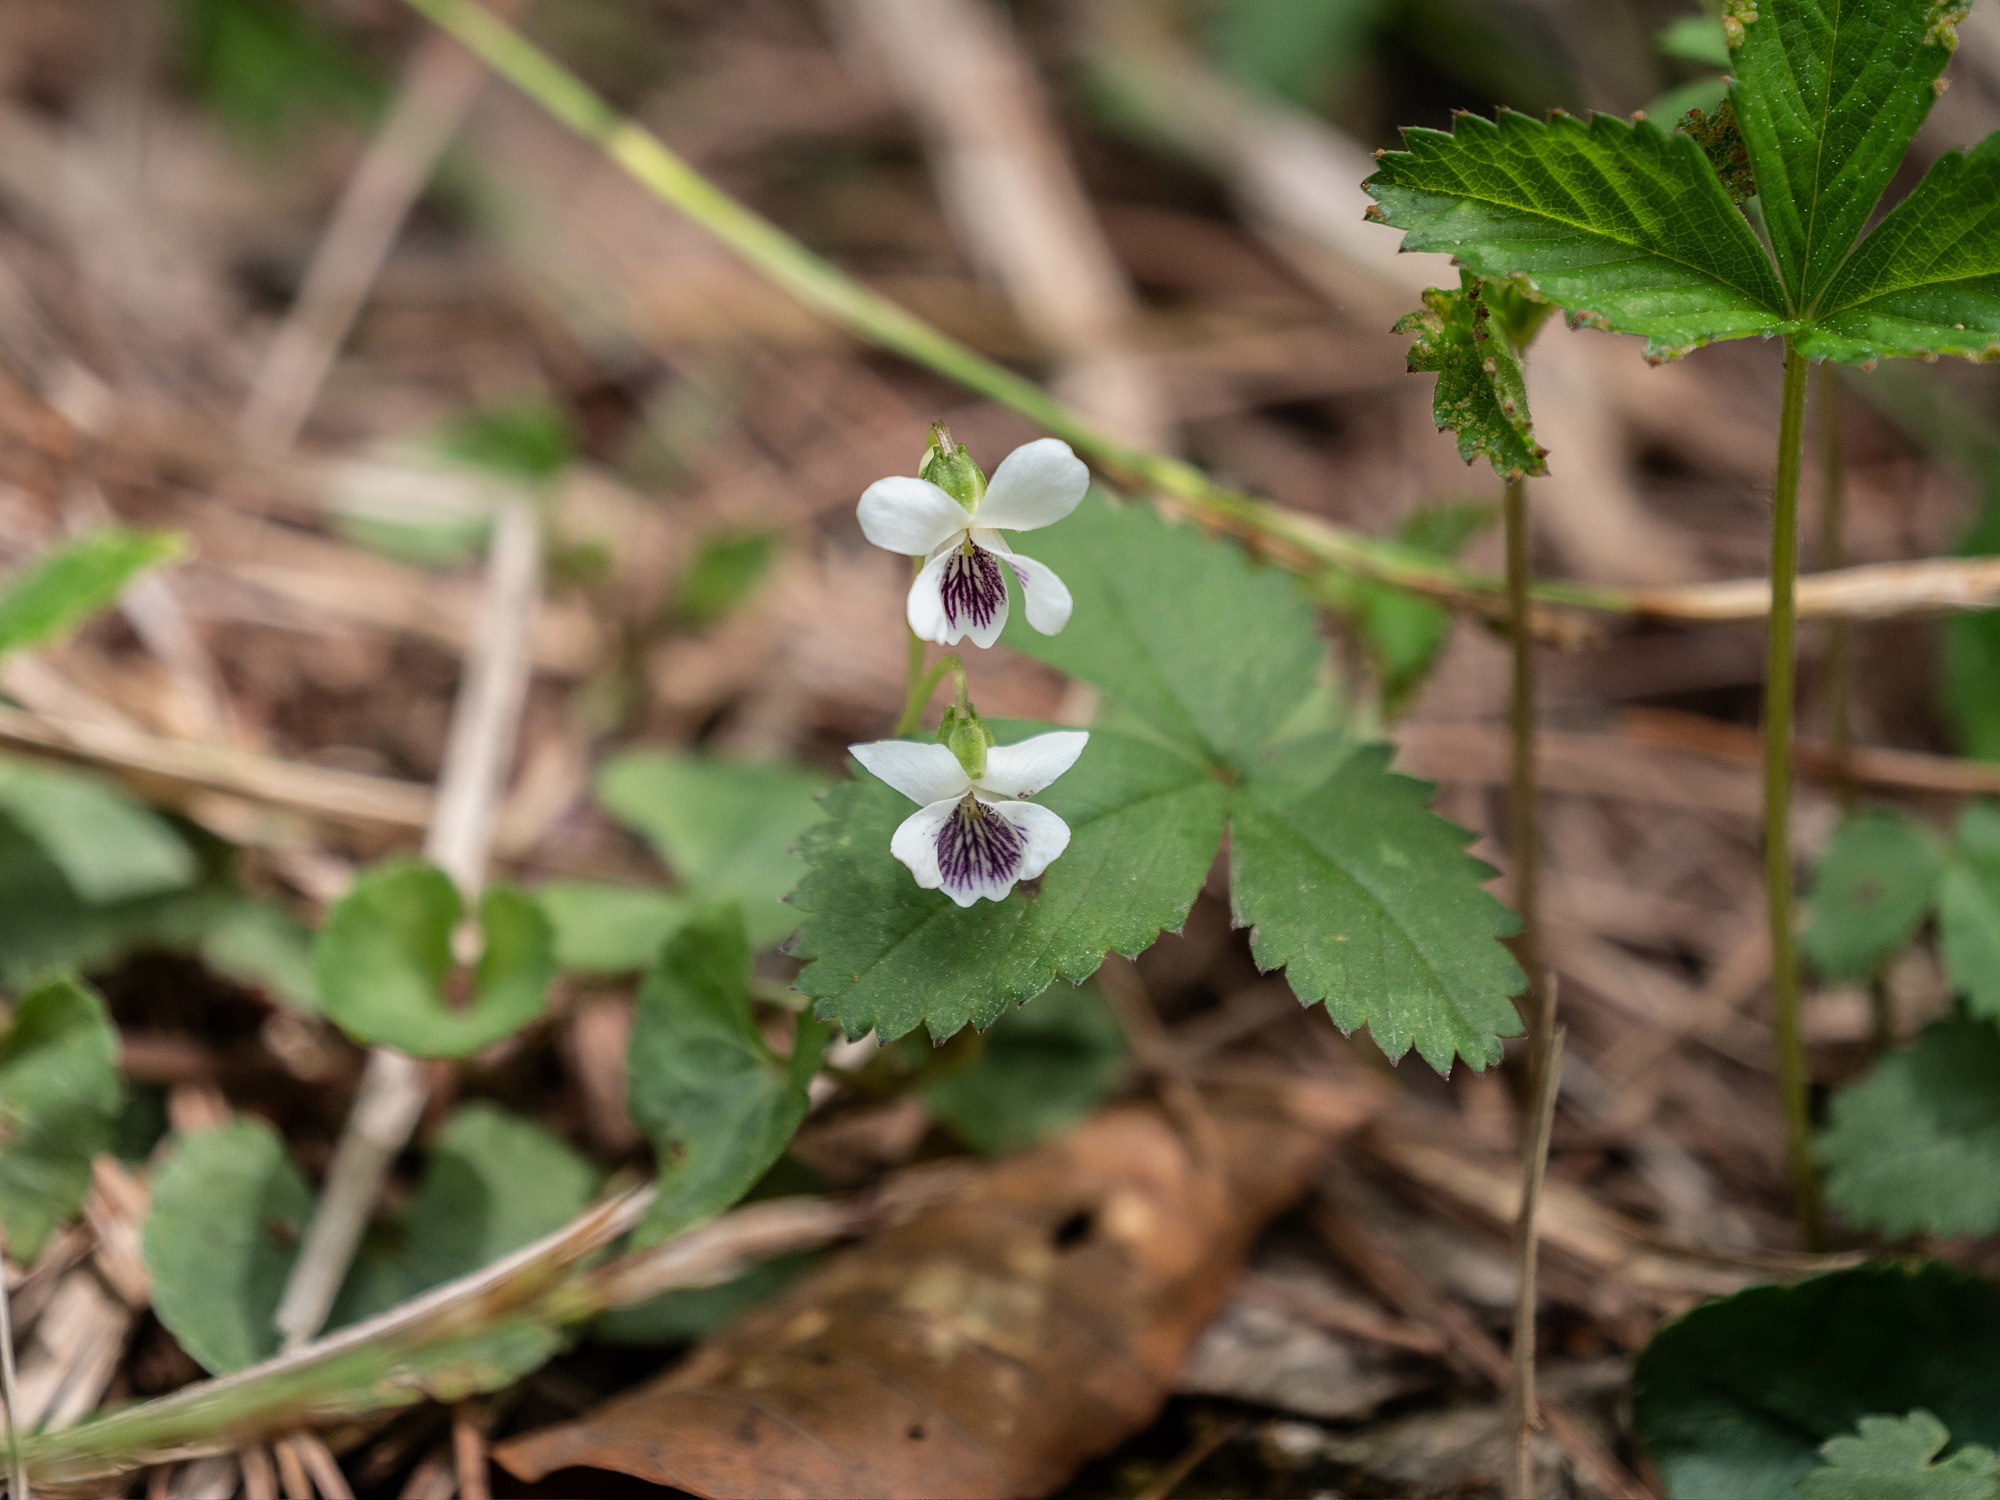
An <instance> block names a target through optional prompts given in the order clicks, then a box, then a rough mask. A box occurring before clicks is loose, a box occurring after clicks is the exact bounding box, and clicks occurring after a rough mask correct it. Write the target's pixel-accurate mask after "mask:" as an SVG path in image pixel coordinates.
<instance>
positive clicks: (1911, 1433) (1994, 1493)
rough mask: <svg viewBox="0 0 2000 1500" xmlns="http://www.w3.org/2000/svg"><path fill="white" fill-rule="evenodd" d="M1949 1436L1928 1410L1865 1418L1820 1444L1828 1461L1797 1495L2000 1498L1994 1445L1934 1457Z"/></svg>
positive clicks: (1813, 1498)
mask: <svg viewBox="0 0 2000 1500" xmlns="http://www.w3.org/2000/svg"><path fill="white" fill-rule="evenodd" d="M1950 1441H1951V1433H1950V1432H1948V1431H1947V1430H1946V1429H1945V1425H1944V1423H1942V1422H1940V1421H1939V1420H1938V1419H1937V1418H1936V1417H1934V1416H1932V1415H1931V1414H1930V1413H1929V1412H1927V1411H1913V1412H1910V1413H1909V1414H1908V1415H1907V1416H1901V1417H1863V1418H1862V1419H1861V1421H1860V1422H1859V1423H1858V1424H1857V1425H1856V1429H1855V1432H1854V1434H1853V1435H1852V1436H1843V1437H1837V1438H1829V1439H1827V1441H1826V1443H1825V1444H1824V1445H1823V1446H1822V1447H1821V1448H1820V1450H1819V1451H1820V1453H1821V1455H1822V1456H1823V1457H1824V1458H1825V1460H1826V1462H1825V1463H1823V1464H1822V1465H1821V1466H1820V1467H1819V1468H1817V1469H1815V1470H1813V1472H1812V1473H1810V1474H1808V1475H1807V1476H1806V1478H1805V1482H1804V1483H1803V1484H1802V1485H1800V1486H1799V1494H1800V1497H1801V1500H1888V1497H1889V1496H1892V1495H1893V1496H1894V1497H1895V1500H2000V1463H1996V1461H1995V1459H1994V1455H1993V1450H1992V1449H1991V1448H1981V1447H1979V1446H1978V1445H1977V1444H1974V1445H1973V1446H1971V1447H1966V1448H1960V1449H1959V1450H1958V1451H1957V1452H1956V1453H1954V1454H1952V1456H1951V1457H1950V1458H1947V1459H1945V1460H1944V1461H1943V1462H1942V1463H1939V1462H1936V1461H1935V1460H1936V1459H1937V1456H1938V1454H1940V1453H1942V1452H1943V1451H1944V1448H1945V1445H1946V1444H1947V1443H1949V1442H1950Z"/></svg>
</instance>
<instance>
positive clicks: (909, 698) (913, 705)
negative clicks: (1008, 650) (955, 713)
mask: <svg viewBox="0 0 2000 1500" xmlns="http://www.w3.org/2000/svg"><path fill="white" fill-rule="evenodd" d="M923 665H924V643H923V642H922V641H920V640H918V639H917V637H916V636H915V635H914V634H912V635H911V636H910V686H909V691H908V692H907V693H906V694H905V696H904V699H903V716H902V718H900V719H898V720H897V721H896V728H895V731H894V733H893V734H891V735H890V738H891V739H901V738H902V737H903V736H904V735H906V734H914V733H916V731H917V726H918V725H920V724H922V723H923V721H924V705H925V704H927V703H929V702H930V701H931V694H932V693H935V692H936V691H937V685H938V684H939V683H940V682H942V681H944V678H945V674H946V673H950V674H951V680H952V684H953V686H952V695H953V696H952V702H953V703H955V704H956V705H957V706H958V710H959V712H960V713H964V712H965V711H966V710H968V709H969V708H971V706H972V692H971V686H970V684H969V683H968V682H967V680H966V676H965V659H964V658H963V657H962V656H960V655H959V654H958V653H957V652H956V651H954V652H952V653H951V655H949V656H941V657H939V658H938V659H937V661H936V662H935V663H934V664H933V665H932V667H931V669H930V670H929V671H928V672H926V671H924V670H923Z"/></svg>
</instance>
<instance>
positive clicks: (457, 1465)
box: [451, 1401, 493, 1500]
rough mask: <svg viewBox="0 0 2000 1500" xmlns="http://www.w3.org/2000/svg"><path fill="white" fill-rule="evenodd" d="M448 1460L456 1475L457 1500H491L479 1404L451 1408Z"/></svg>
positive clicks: (462, 1403) (484, 1435)
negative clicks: (449, 1455) (449, 1452)
mask: <svg viewBox="0 0 2000 1500" xmlns="http://www.w3.org/2000/svg"><path fill="white" fill-rule="evenodd" d="M451 1459H452V1466H453V1469H454V1471H455V1472H456V1473H457V1475H458V1500H492V1495H493V1491H492V1488H491V1487H490V1486H489V1485H488V1484H487V1482H486V1432H485V1422H484V1412H483V1411H482V1410H481V1406H480V1403H479V1402H476V1401H461V1402H459V1403H458V1404H457V1405H456V1406H454V1407H452V1409H451Z"/></svg>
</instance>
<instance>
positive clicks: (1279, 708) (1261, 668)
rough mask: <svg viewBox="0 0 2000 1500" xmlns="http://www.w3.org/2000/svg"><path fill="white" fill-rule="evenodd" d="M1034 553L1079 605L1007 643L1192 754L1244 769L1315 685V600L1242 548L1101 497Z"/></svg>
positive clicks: (1020, 628) (1021, 626)
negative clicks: (1056, 622) (1057, 627)
mask: <svg viewBox="0 0 2000 1500" xmlns="http://www.w3.org/2000/svg"><path fill="white" fill-rule="evenodd" d="M1021 550H1022V551H1024V552H1027V553H1030V554H1032V555H1033V556H1035V557H1037V558H1039V559H1041V560H1042V561H1043V562H1045V563H1047V564H1048V565H1049V566H1050V567H1051V568H1053V569H1055V571H1056V573H1057V574H1058V575H1059V576H1060V577H1061V578H1062V580H1063V582H1064V583H1066V584H1068V585H1069V590H1070V593H1071V595H1072V596H1073V598H1074V599H1075V605H1076V607H1075V611H1074V613H1072V614H1071V616H1070V621H1069V625H1068V626H1067V627H1066V628H1065V629H1064V630H1063V631H1062V633H1061V634H1059V635H1042V634H1040V633H1039V632H1037V631H1035V630H1034V629H1033V628H1031V627H1030V626H1029V625H1028V624H1027V622H1026V620H1025V619H1024V618H1023V615H1024V614H1025V611H1016V612H1015V614H1014V616H1013V618H1012V619H1010V620H1009V621H1008V625H1007V631H1006V634H1005V636H1004V637H1003V638H1004V639H1005V641H1006V643H1007V644H1008V645H1009V646H1012V647H1013V648H1014V649H1015V650H1016V651H1019V652H1022V653H1023V654H1024V655H1028V656H1032V657H1035V658H1037V659H1038V660H1041V661H1045V662H1047V663H1048V664H1049V665H1050V666H1053V667H1056V668H1058V669H1060V670H1061V671H1064V672H1067V673H1069V674H1070V676H1072V677H1080V678H1082V679H1083V680H1084V681H1085V682H1088V683H1090V684H1091V685H1092V686H1093V687H1096V688H1098V689H1100V690H1102V692H1103V693H1104V696H1105V697H1106V698H1107V699H1108V700H1109V701H1110V702H1112V703H1114V704H1116V705H1117V706H1118V707H1120V708H1122V709H1124V710H1125V711H1126V712H1128V713H1130V714H1132V715H1133V716H1134V717H1136V718H1138V719H1140V720H1142V721H1144V722H1145V723H1147V724H1149V725H1151V726H1152V727H1153V728H1154V729H1156V730H1158V731H1159V732H1160V733H1161V734H1163V735H1165V736H1166V737H1167V738H1168V739H1169V740H1170V741H1171V742H1172V743H1174V744H1177V745H1180V746H1182V747H1183V748H1184V749H1186V750H1187V751H1189V752H1190V753H1191V754H1194V755H1197V756H1200V757H1201V758H1202V759H1204V760H1210V761H1214V762H1218V763H1220V764H1223V765H1229V766H1236V767H1238V768H1239V769H1240V768H1241V767H1242V766H1243V765H1244V764H1246V763H1247V762H1248V760H1249V759H1250V757H1252V756H1253V755H1255V753H1256V752H1257V751H1258V750H1260V749H1261V748H1262V747H1263V745H1264V744H1265V742H1266V741H1267V740H1269V739H1270V738H1271V736H1272V735H1273V734H1275V733H1276V732H1277V730H1278V728H1279V726H1280V725H1282V724H1283V723H1284V721H1285V718H1286V716H1287V715H1288V714H1290V713H1291V711H1292V710H1293V709H1294V708H1296V707H1297V706H1298V703H1299V700H1300V699H1301V698H1303V697H1304V696H1305V695H1306V693H1307V692H1308V691H1310V690H1311V688H1312V684H1313V677H1314V674H1315V673H1316V672H1317V670H1318V668H1319V663H1320V659H1321V657H1322V656H1323V655H1324V647H1323V646H1322V644H1321V642H1320V641H1319V639H1318V636H1317V635H1316V633H1315V630H1314V621H1313V611H1312V606H1311V604H1310V603H1309V602H1308V600H1307V599H1306V597H1305V595H1304V593H1303V592H1302V591H1301V590H1300V589H1299V587H1298V586H1297V584H1296V583H1295V582H1294V581H1293V580H1292V578H1291V577H1290V576H1289V575H1288V574H1286V573H1284V572H1282V571H1280V570H1279V569H1277V568H1271V567H1266V566H1263V565H1262V564H1259V563H1257V562H1255V561H1253V560H1252V559H1251V558H1250V557H1249V556H1248V555H1247V554H1245V553H1244V551H1243V550H1242V549H1241V548H1240V547H1237V546H1235V545H1234V544H1233V543H1228V542H1215V541H1211V540H1209V539H1208V538H1206V537H1204V536H1202V534H1201V533H1200V532H1198V531H1196V530H1195V529H1194V528H1193V527H1191V526H1169V525H1167V524H1166V523H1165V522H1164V521H1162V520H1161V519H1160V518H1159V516H1158V515H1156V514H1155V513H1154V512H1153V511H1152V509H1151V508H1150V507H1142V506H1120V505H1113V504H1111V503H1109V502H1107V501H1105V500H1103V499H1101V498H1098V497H1096V496H1093V497H1091V498H1090V499H1087V500H1086V501H1085V502H1084V503H1083V505H1082V506H1081V507H1080V508H1079V509H1078V510H1077V512H1076V513H1075V514H1074V515H1072V516H1071V517H1070V518H1069V519H1068V520H1066V521H1064V522H1063V523H1062V524H1061V525H1060V526H1053V527H1050V528H1049V529H1048V530H1047V531H1045V532H1035V533H1034V534H1033V535H1032V536H1031V537H1029V538H1028V544H1027V545H1025V546H1023V547H1022V549H1021ZM1064 858H1068V856H1067V855H1066V856H1064ZM1024 998H1025V997H1024Z"/></svg>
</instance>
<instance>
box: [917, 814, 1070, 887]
mask: <svg viewBox="0 0 2000 1500" xmlns="http://www.w3.org/2000/svg"><path fill="white" fill-rule="evenodd" d="M1015 805H1018V806H1025V805H1026V804H1015ZM936 851H937V871H938V889H939V890H941V891H943V892H944V893H945V894H946V895H947V896H949V897H951V899H952V900H953V901H956V902H957V903H958V904H959V905H960V906H970V905H972V904H973V902H975V901H979V900H987V901H1004V900H1006V899H1007V893H1008V892H1009V891H1011V890H1013V889H1014V882H1015V881H1017V880H1019V879H1020V878H1021V870H1022V867H1023V865H1024V864H1025V863H1026V861H1027V855H1028V836H1027V834H1026V832H1025V831H1024V830H1023V829H1021V828H1020V827H1019V826H1017V825H1016V823H1015V822H1014V820H1013V819H1012V818H1010V817H1007V816H1005V815H1004V814H1003V813H1002V812H1001V811H1000V808H999V806H998V805H996V804H994V803H990V802H984V801H981V800H980V799H979V798H977V797H965V798H961V799H960V801H959V803H958V805H957V806H956V807H954V808H953V809H952V811H951V816H950V817H948V818H946V819H945V820H944V822H943V823H942V824H940V825H939V827H938V831H937V835H936ZM905 863H907V861H905ZM1043 863H1044V864H1046V863H1047V861H1046V860H1045V861H1043ZM912 873H915V872H914V870H913V871H912ZM918 883H919V884H922V877H921V876H920V877H919V878H918Z"/></svg>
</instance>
